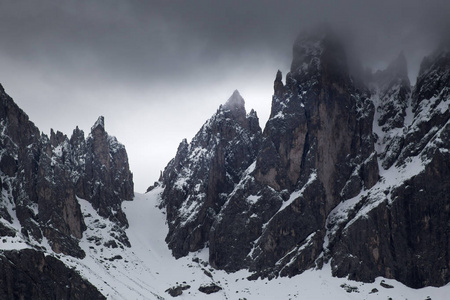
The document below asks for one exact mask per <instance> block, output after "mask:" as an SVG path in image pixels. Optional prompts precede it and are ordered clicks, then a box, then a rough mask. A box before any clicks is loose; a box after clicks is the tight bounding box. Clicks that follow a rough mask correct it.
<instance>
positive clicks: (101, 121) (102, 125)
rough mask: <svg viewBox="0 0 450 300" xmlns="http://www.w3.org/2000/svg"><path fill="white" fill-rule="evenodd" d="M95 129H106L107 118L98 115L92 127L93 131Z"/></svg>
mask: <svg viewBox="0 0 450 300" xmlns="http://www.w3.org/2000/svg"><path fill="white" fill-rule="evenodd" d="M95 130H102V131H105V118H104V117H103V116H100V117H98V119H97V121H96V122H95V123H94V125H93V126H92V127H91V132H93V131H95Z"/></svg>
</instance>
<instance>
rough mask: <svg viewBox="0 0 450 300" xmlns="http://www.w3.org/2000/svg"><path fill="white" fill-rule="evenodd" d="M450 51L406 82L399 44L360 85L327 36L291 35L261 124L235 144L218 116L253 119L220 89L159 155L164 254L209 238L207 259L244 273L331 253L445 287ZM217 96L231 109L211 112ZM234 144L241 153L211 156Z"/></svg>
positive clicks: (369, 276)
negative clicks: (203, 116)
mask: <svg viewBox="0 0 450 300" xmlns="http://www.w3.org/2000/svg"><path fill="white" fill-rule="evenodd" d="M449 61H450V60H449V55H448V51H441V52H436V53H435V54H433V55H432V56H431V57H430V58H428V59H427V60H425V62H424V63H423V64H422V68H421V72H420V74H419V78H418V80H417V85H416V86H415V87H414V88H413V89H411V86H410V83H409V79H408V77H407V69H406V60H405V57H404V56H403V54H400V56H399V57H398V58H397V59H396V60H395V61H394V62H393V63H392V64H391V65H390V66H389V67H388V68H387V69H386V70H385V71H381V72H378V73H376V74H372V75H370V76H366V78H369V79H370V80H371V82H370V83H368V85H367V87H365V85H364V84H363V83H362V82H360V81H354V80H353V79H352V78H351V77H350V76H349V73H348V71H347V63H346V56H345V51H344V49H343V48H342V46H341V45H340V43H339V41H338V40H337V39H336V38H335V37H334V36H333V34H331V33H330V32H329V31H326V30H325V31H321V32H318V33H316V34H314V35H301V36H300V37H299V38H298V39H297V40H296V42H295V44H294V50H293V60H292V65H291V70H290V72H289V73H288V74H287V75H286V79H285V83H283V76H282V74H281V72H280V71H278V73H277V74H276V77H275V81H274V95H273V98H272V109H271V114H270V118H269V120H268V122H267V124H266V126H265V129H264V132H263V134H262V135H261V134H259V133H258V132H257V131H255V132H256V134H255V135H254V137H253V135H252V134H247V135H246V136H243V135H242V136H241V137H242V139H239V143H236V142H235V141H236V140H235V139H234V138H235V137H236V134H235V132H238V131H242V132H247V131H245V130H242V129H239V130H235V128H238V127H235V126H231V128H233V130H230V124H231V123H230V122H229V121H223V120H224V119H225V120H233V122H236V123H237V124H240V127H241V128H244V129H246V130H248V129H249V128H250V127H251V126H250V127H249V125H245V124H246V123H245V122H244V120H245V118H244V117H245V112H244V111H243V110H240V109H236V110H234V111H233V110H231V108H229V107H228V108H227V106H231V103H233V107H240V105H239V103H240V102H241V101H239V99H234V100H230V101H229V103H227V104H226V105H224V106H222V107H221V108H220V109H219V111H218V113H217V114H216V115H215V116H214V117H213V118H212V119H211V120H209V121H208V122H207V123H206V124H205V125H204V126H203V128H202V129H201V130H200V131H199V133H198V134H197V135H196V137H195V138H194V139H193V141H192V143H191V144H188V143H187V142H186V141H184V142H183V143H181V144H180V146H179V149H178V152H177V155H176V157H175V158H174V160H172V161H171V162H170V163H169V165H168V166H167V167H166V170H165V171H164V173H163V179H162V182H161V184H163V185H164V187H165V189H164V192H163V194H162V202H161V206H162V207H165V208H166V209H167V218H168V223H169V228H170V232H169V235H168V237H167V241H168V243H169V247H171V248H172V250H173V252H174V255H175V256H176V257H179V256H183V255H186V254H187V253H188V251H195V250H197V249H200V248H202V247H204V246H205V245H209V260H210V264H211V265H212V266H213V267H215V268H219V269H224V270H226V271H236V270H239V269H242V268H248V269H249V270H250V271H253V272H254V275H252V276H251V278H257V277H260V276H262V277H273V276H293V275H295V274H298V273H301V272H303V271H304V270H306V269H308V268H311V267H321V266H322V265H323V264H324V263H329V264H331V267H332V270H333V274H334V275H336V276H349V277H350V278H353V279H357V280H362V281H372V280H374V279H375V278H376V277H377V276H385V277H387V278H395V279H397V280H399V281H401V282H403V283H405V284H406V285H408V286H411V287H416V288H417V287H423V286H427V285H437V286H441V285H445V284H446V283H447V282H449V280H450V278H449V268H450V262H449V256H448V252H449V249H450V244H449V243H448V241H449V240H450V239H449V233H450V230H449V229H448V220H449V219H450V215H449V213H450V210H449V207H450V203H449V197H448V194H449V193H448V189H449V187H448V185H447V183H448V182H450V178H449V171H448V170H449V166H448V161H449V157H448V155H449V154H448V153H449V152H448V149H450V144H449V142H450V141H449V136H450V135H449V133H448V128H450V127H449V126H450V125H449V123H448V122H449V114H450V110H449V107H448V106H449V103H450V99H449V90H450V86H449V82H450V63H449ZM355 82H358V83H355ZM232 98H233V97H232ZM224 108H227V111H228V113H227V114H228V115H229V117H225V118H223V117H220V118H219V116H222V115H224V114H225V113H224V112H221V111H222V110H223V109H224ZM247 120H248V116H247ZM233 124H234V123H233ZM256 127H257V126H255V127H253V128H256ZM219 133H221V135H220V138H218V134H219ZM224 133H227V134H226V135H225V134H224ZM214 137H215V138H214ZM224 137H225V138H224ZM219 140H220V141H222V143H219V142H218V141H219ZM254 141H256V142H254ZM218 145H220V146H218ZM227 145H228V146H227ZM234 145H240V146H242V145H246V146H245V149H246V150H245V151H246V152H245V151H244V150H243V149H242V148H239V147H240V146H238V147H236V146H234ZM236 149H239V150H238V151H236ZM243 152H244V153H249V154H248V155H247V154H246V155H244V156H242V157H240V158H239V160H236V161H238V162H241V164H236V163H235V162H236V161H234V160H230V159H218V158H221V157H224V158H227V157H234V156H235V155H237V153H243ZM220 153H225V154H223V156H222V154H221V155H219V154H220ZM226 153H232V154H226ZM206 174H207V175H206ZM219 174H222V175H220V176H219ZM198 241H200V243H199V242H198Z"/></svg>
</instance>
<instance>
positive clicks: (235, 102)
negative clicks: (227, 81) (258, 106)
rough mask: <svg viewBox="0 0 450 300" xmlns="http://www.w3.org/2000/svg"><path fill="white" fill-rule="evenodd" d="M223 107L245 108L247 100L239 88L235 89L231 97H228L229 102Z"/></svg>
mask: <svg viewBox="0 0 450 300" xmlns="http://www.w3.org/2000/svg"><path fill="white" fill-rule="evenodd" d="M223 108H225V109H230V110H242V109H244V110H245V101H244V98H242V96H241V94H239V91H238V90H235V91H234V92H233V94H232V95H231V97H230V98H228V100H227V102H225V104H224V105H223Z"/></svg>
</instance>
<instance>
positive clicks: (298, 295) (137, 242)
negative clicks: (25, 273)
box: [48, 188, 450, 300]
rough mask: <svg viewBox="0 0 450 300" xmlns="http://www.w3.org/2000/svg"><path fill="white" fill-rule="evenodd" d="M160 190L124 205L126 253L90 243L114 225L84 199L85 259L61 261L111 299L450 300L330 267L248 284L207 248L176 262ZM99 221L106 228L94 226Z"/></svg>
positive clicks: (446, 290)
mask: <svg viewBox="0 0 450 300" xmlns="http://www.w3.org/2000/svg"><path fill="white" fill-rule="evenodd" d="M161 192H162V189H161V188H155V189H154V190H152V191H151V192H149V193H147V194H136V196H135V199H134V201H127V202H123V204H122V208H123V210H124V211H125V213H126V215H127V218H128V220H129V224H130V227H129V228H128V229H127V235H128V237H129V239H130V243H131V245H132V247H131V248H125V249H120V248H114V249H113V248H107V247H103V245H102V244H100V246H97V245H95V244H94V243H92V242H91V241H88V238H89V236H97V237H99V238H101V239H102V240H103V241H107V240H109V239H110V228H111V227H110V226H112V223H111V222H109V221H107V220H105V219H103V218H101V217H100V216H98V215H97V213H96V212H95V210H94V209H92V206H91V205H90V204H89V203H88V202H87V201H85V200H81V199H80V204H81V205H82V210H83V214H84V215H85V216H86V215H88V214H91V216H92V217H85V219H86V223H87V224H86V225H87V226H88V230H87V231H86V232H85V233H84V235H83V239H82V242H81V243H80V245H81V247H82V248H83V249H84V251H86V254H87V256H86V257H85V258H84V259H82V260H79V259H74V258H70V257H61V258H62V260H63V261H65V262H66V263H67V264H68V265H70V266H72V267H74V268H76V269H77V270H78V271H79V272H80V273H81V274H82V275H83V276H84V277H86V278H87V279H88V280H89V281H90V282H92V283H93V284H94V285H95V286H97V288H98V289H99V290H100V291H101V292H102V293H103V294H104V295H105V296H106V297H107V298H108V299H172V298H173V297H172V296H170V295H169V294H168V293H167V292H166V290H167V289H169V288H171V287H176V286H178V285H182V286H190V288H188V289H185V290H184V291H183V293H182V294H181V295H180V296H178V297H176V299H211V300H212V299H247V300H250V299H255V300H256V299H336V300H339V299H388V298H389V297H390V298H392V299H394V300H397V299H424V300H425V299H429V298H431V299H448V295H450V284H447V285H446V286H444V287H440V288H434V287H427V288H423V289H419V290H415V289H411V288H408V287H406V286H404V285H403V284H401V283H399V282H397V281H395V280H389V279H383V278H377V279H376V281H375V282H374V283H370V284H368V283H362V282H355V281H349V280H346V279H345V278H334V277H332V276H331V269H330V266H329V265H326V266H325V267H324V268H323V269H322V270H310V271H306V272H304V273H303V274H301V275H298V276H295V277H292V278H276V279H272V280H268V279H264V280H256V281H249V280H247V279H246V278H247V277H248V276H249V275H250V273H249V272H248V271H239V272H236V273H231V274H227V273H226V272H224V271H220V270H213V269H212V268H211V267H210V266H209V265H208V250H207V249H204V250H202V251H199V252H196V253H191V254H190V255H189V256H187V257H183V258H180V259H178V260H176V259H175V258H173V257H172V255H171V252H170V250H169V249H168V248H167V245H166V243H165V241H164V239H165V236H166V234H167V232H168V227H167V225H166V224H165V215H164V212H163V211H162V210H160V209H158V208H157V205H158V204H159V201H160V199H159V194H160V193H161ZM95 220H100V221H97V222H95ZM95 223H102V224H103V225H101V224H98V225H97V227H96V226H95ZM105 225H106V226H105ZM101 227H104V228H101ZM102 243H103V242H102ZM48 249H49V248H48ZM50 255H55V254H50ZM56 256H59V255H56ZM119 257H121V258H119ZM382 281H383V283H385V284H387V285H385V286H387V287H388V286H392V287H393V288H386V287H383V286H381V285H380V283H381V282H382ZM210 283H215V284H216V285H218V286H220V287H222V290H220V291H219V292H217V293H213V294H209V295H208V294H204V293H202V292H200V291H199V290H198V289H199V287H200V286H204V285H209V284H210Z"/></svg>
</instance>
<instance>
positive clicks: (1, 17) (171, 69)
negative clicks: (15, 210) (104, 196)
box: [0, 0, 450, 192]
mask: <svg viewBox="0 0 450 300" xmlns="http://www.w3.org/2000/svg"><path fill="white" fill-rule="evenodd" d="M449 19H450V1H448V0H434V1H425V0H409V1H396V0H390V1H385V0H377V1H363V0H358V1H357V0H353V1H351V0H346V1H337V0H336V1H332V0H329V1H325V0H322V1H317V0H314V1H312V0H311V1H308V0H304V1H293V0H290V1H267V0H264V1H242V0H239V1H237V0H232V1H211V0H204V1H197V0H193V1H169V0H166V1H119V0H109V1H56V0H55V1H47V0H44V1H43V0H40V1H31V0H30V1H15V0H0V83H1V84H2V85H3V86H4V88H5V90H6V92H7V93H8V94H9V95H10V96H11V97H12V98H13V99H14V100H15V101H16V103H17V104H18V105H19V106H20V107H21V108H22V109H23V110H24V111H25V112H26V113H27V114H28V115H29V117H30V119H31V120H32V121H33V122H34V123H35V124H36V125H37V126H38V127H39V129H40V130H41V131H43V132H44V133H46V134H48V133H49V132H50V128H53V129H55V130H59V131H62V132H63V133H65V134H67V135H68V136H69V137H70V135H71V133H72V130H73V129H74V128H75V126H77V125H78V126H79V127H80V128H81V129H83V130H84V131H85V133H86V135H87V134H88V133H89V131H90V127H91V126H92V125H93V124H94V122H95V121H96V120H97V118H98V116H100V115H103V116H105V125H106V130H107V131H108V133H109V134H111V135H114V136H116V137H117V138H118V140H119V141H120V142H122V143H123V144H124V145H125V146H126V148H127V151H128V157H129V160H130V165H131V169H132V172H133V173H134V181H135V190H136V191H137V192H144V191H145V189H146V188H147V187H148V186H149V185H150V184H152V183H153V182H154V181H156V180H157V179H158V177H159V171H160V170H162V169H163V168H164V167H165V165H166V164H167V163H168V162H169V160H170V159H171V158H172V157H173V156H174V155H175V152H176V149H177V146H178V144H179V143H180V141H181V140H182V139H183V138H187V139H188V140H190V139H191V138H192V137H193V136H194V135H195V133H196V132H197V131H198V130H199V129H200V126H201V125H202V124H203V123H204V122H205V121H206V120H207V119H208V118H209V117H210V116H211V115H212V114H213V113H214V112H215V111H216V110H217V108H218V106H219V105H220V104H222V103H224V102H225V101H226V100H227V99H228V97H229V96H230V95H231V94H232V93H233V91H234V90H235V89H238V90H239V91H240V93H241V95H242V96H243V97H244V99H245V101H246V107H247V111H250V109H251V108H254V109H255V110H256V111H257V112H258V115H259V117H260V122H261V127H264V124H265V121H266V120H267V118H268V114H269V110H270V105H271V96H272V92H273V81H274V79H275V75H276V72H277V70H278V69H280V70H281V71H283V76H284V75H285V74H286V72H287V71H288V70H289V66H290V62H291V58H292V57H291V54H292V44H293V41H294V40H295V37H296V35H297V34H298V33H299V32H301V31H303V30H305V29H308V28H310V27H311V26H314V25H315V24H317V23H321V22H323V21H326V22H328V23H329V24H331V25H332V27H334V28H337V29H338V30H339V31H340V32H343V33H345V35H346V40H347V41H346V43H347V44H348V45H350V46H351V47H352V48H353V49H356V52H357V53H358V56H360V59H361V60H362V61H363V62H364V63H365V65H367V66H369V67H372V68H374V69H377V68H384V67H385V66H386V64H387V63H388V62H389V61H390V60H392V59H394V58H395V57H396V56H397V55H398V54H399V52H400V51H402V50H404V53H405V55H406V57H407V59H408V62H409V71H410V72H409V73H410V77H411V79H412V81H414V79H415V76H416V74H417V72H418V67H419V63H420V61H421V59H422V57H423V56H424V55H427V54H429V53H430V51H432V50H433V49H434V48H435V47H436V45H437V43H438V42H439V40H440V38H441V37H443V36H449V32H448V29H449V28H450V23H449Z"/></svg>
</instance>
